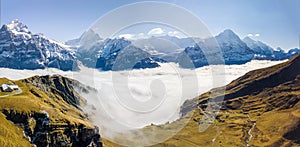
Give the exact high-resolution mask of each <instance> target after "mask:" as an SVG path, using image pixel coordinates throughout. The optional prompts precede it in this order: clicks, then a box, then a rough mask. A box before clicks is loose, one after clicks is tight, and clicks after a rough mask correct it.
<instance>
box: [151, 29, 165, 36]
mask: <svg viewBox="0 0 300 147" xmlns="http://www.w3.org/2000/svg"><path fill="white" fill-rule="evenodd" d="M164 33H165V31H164V30H163V29H162V28H154V29H152V30H150V31H149V32H148V35H162V34H164Z"/></svg>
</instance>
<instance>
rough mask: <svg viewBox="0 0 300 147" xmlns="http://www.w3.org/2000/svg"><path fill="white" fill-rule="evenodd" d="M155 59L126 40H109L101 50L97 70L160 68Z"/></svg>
mask: <svg viewBox="0 0 300 147" xmlns="http://www.w3.org/2000/svg"><path fill="white" fill-rule="evenodd" d="M157 62H159V60H157V59H156V58H155V57H151V54H149V53H147V52H145V51H143V50H142V49H140V48H138V47H135V46H133V45H132V43H131V41H129V40H126V39H124V38H115V39H107V40H106V41H105V43H104V46H103V47H102V48H101V49H100V50H99V58H98V59H97V63H96V68H100V69H102V70H127V69H139V68H154V67H158V66H159V64H158V63H157Z"/></svg>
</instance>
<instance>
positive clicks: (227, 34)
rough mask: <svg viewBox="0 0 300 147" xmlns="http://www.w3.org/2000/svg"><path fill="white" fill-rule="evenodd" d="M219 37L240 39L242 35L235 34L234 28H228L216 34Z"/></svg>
mask: <svg viewBox="0 0 300 147" xmlns="http://www.w3.org/2000/svg"><path fill="white" fill-rule="evenodd" d="M216 38H217V39H222V40H223V39H225V40H228V39H229V40H232V39H234V40H240V37H239V36H238V35H237V34H235V33H234V32H233V31H232V30H230V29H226V30H224V31H223V32H222V33H220V34H219V35H218V36H216Z"/></svg>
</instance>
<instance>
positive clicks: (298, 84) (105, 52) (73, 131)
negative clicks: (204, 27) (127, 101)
mask: <svg viewBox="0 0 300 147" xmlns="http://www.w3.org/2000/svg"><path fill="white" fill-rule="evenodd" d="M216 48H218V49H220V50H219V51H220V52H221V55H222V59H224V61H222V62H220V61H219V59H218V58H217V55H218V54H219V52H215V50H214V49H216ZM204 50H206V51H207V50H208V51H209V52H204ZM299 53H300V49H298V48H294V49H289V50H286V49H285V50H283V49H281V48H280V47H278V48H276V49H274V48H272V47H270V46H269V45H267V44H266V43H263V42H261V41H258V40H254V39H252V38H250V37H245V38H244V39H241V38H240V37H239V36H238V35H237V34H235V33H234V32H233V31H232V30H230V29H227V30H224V31H223V32H221V33H220V34H218V35H217V36H215V37H213V38H205V39H200V38H193V37H190V38H179V37H175V36H169V35H165V36H153V37H149V38H141V39H126V38H119V37H116V38H102V37H101V34H97V33H96V32H95V31H94V30H92V29H89V30H87V31H86V32H84V33H83V34H82V35H81V36H80V37H79V38H77V39H73V40H69V41H67V42H65V43H61V42H58V41H55V40H52V39H49V38H47V37H46V36H44V35H42V34H34V33H32V32H31V31H30V30H29V28H28V27H27V26H26V25H25V24H23V23H22V22H20V21H18V20H14V21H12V22H11V23H8V24H5V25H3V26H2V27H1V29H0V63H1V64H0V86H1V91H0V146H3V147H6V146H9V147H10V146H12V147H14V146H18V147H19V146H26V147H27V146H38V147H44V146H49V147H69V146H73V147H102V146H107V147H117V146H122V145H127V146H144V145H145V144H146V145H147V146H162V147H168V146H191V147H193V146H196V147H199V146H217V147H221V146H226V147H227V146H229V147H231V146H238V147H244V146H253V147H255V146H268V147H277V146H284V147H297V146H300V139H299V138H300V133H299V132H300V129H299V128H300V103H299V100H300V96H299V95H300V55H299ZM208 58H209V60H208ZM187 62H189V63H188V64H187ZM223 64H224V65H223ZM170 66H171V68H170ZM217 67H222V68H217ZM213 68H217V69H223V70H224V71H226V72H224V73H221V72H220V73H218V74H215V75H214V74H212V72H213V71H212V70H213ZM167 69H168V70H167ZM170 69H172V70H173V72H170V71H171V70H170ZM49 72H50V73H49ZM51 72H52V73H51ZM127 72H128V73H130V74H126V73H127ZM179 72H180V74H181V75H180V76H178V75H177V74H178V73H179ZM190 73H193V74H195V76H196V77H197V76H198V79H197V81H192V83H188V82H189V80H190V79H192V78H191V77H192V74H190ZM80 74H85V75H80ZM112 75H116V77H117V78H116V79H114V80H115V81H113V80H111V79H109V78H111V77H112ZM81 76H82V77H81ZM122 76H123V77H127V78H128V77H130V76H132V77H133V78H132V79H130V78H128V79H129V80H132V81H133V82H132V83H131V84H128V85H126V84H127V83H125V84H124V85H126V86H128V87H129V88H128V89H124V90H123V89H121V90H120V91H121V92H124V91H125V92H124V95H125V93H126V92H128V91H126V90H131V91H130V92H132V93H131V94H132V95H134V96H137V97H138V98H140V99H142V101H145V100H144V98H145V99H146V98H149V95H150V96H153V97H154V98H157V97H161V96H165V97H166V99H165V100H164V101H163V102H162V104H161V106H162V108H160V109H159V110H160V111H158V112H159V115H158V116H159V119H158V120H155V119H157V115H155V116H153V115H152V114H149V115H148V114H147V119H145V120H139V119H138V118H139V117H140V116H141V115H143V114H144V113H141V114H139V115H136V114H134V115H133V114H132V113H127V111H130V110H128V109H125V108H122V109H121V108H119V105H120V103H122V102H120V101H117V100H118V99H117V100H116V101H117V102H116V103H109V102H111V101H113V100H115V98H114V97H113V96H112V95H115V93H114V91H113V90H112V89H114V88H116V87H114V83H113V82H116V83H118V84H120V83H121V84H123V83H122V81H121V80H120V79H121V78H122ZM150 77H151V78H150ZM178 77H180V78H181V81H180V82H179V83H180V84H181V85H184V84H182V83H184V82H187V84H186V83H185V84H186V85H188V86H187V87H184V88H186V89H188V90H191V91H185V92H186V93H187V95H188V97H185V98H184V99H180V100H178V101H179V102H178V103H175V102H177V100H175V98H176V96H178V95H180V94H181V93H180V92H181V91H180V90H181V89H184V88H182V87H176V86H177V85H176V79H177V78H178ZM118 78H120V79H118ZM153 78H154V79H155V80H156V81H155V80H154V83H155V82H157V81H159V80H161V81H164V82H165V83H167V84H166V85H167V86H165V87H163V86H162V87H160V84H161V83H159V82H158V84H157V85H158V86H153V85H150V92H152V91H154V92H157V93H159V95H157V94H156V93H154V94H153V95H151V93H150V94H149V93H148V91H147V88H146V87H147V86H148V85H147V83H146V84H145V82H144V81H147V80H149V79H150V81H151V80H152V81H153ZM221 78H222V79H223V80H224V81H223V82H222V80H220V79H221ZM129 80H128V81H129ZM213 80H215V81H217V82H215V83H213V84H211V83H212V82H211V81H213ZM174 81H175V82H174ZM181 82H182V83H181ZM165 83H164V84H165ZM174 83H175V84H174ZM193 83H200V84H199V85H200V86H199V87H197V88H199V89H200V90H195V89H192V88H191V87H192V86H191V87H189V86H190V85H193ZM168 84H169V85H171V86H168ZM97 85H100V86H98V87H97ZM122 86H123V85H122ZM99 87H100V88H99ZM145 89H146V90H145ZM122 90H123V91H122ZM151 90H152V91H151ZM163 90H165V91H166V93H165V94H164V93H162V92H161V91H163ZM192 90H194V91H192ZM95 94H96V95H95ZM117 94H120V93H117ZM122 94H123V93H122ZM155 94H156V95H155ZM162 94H164V95H162ZM97 96H99V97H101V98H98V97H97ZM97 98H98V99H97ZM94 99H97V100H98V103H99V104H100V106H104V105H105V104H109V105H108V107H106V108H107V109H105V110H103V111H102V110H99V109H98V108H99V106H98V105H97V103H96V102H94V101H93V100H94ZM101 100H102V101H101ZM117 104H118V105H117ZM178 106H179V108H178ZM140 107H144V106H140V105H139V108H140ZM145 107H146V106H145ZM173 107H175V109H174V112H172V114H173V113H175V115H174V117H172V118H166V117H165V116H164V115H165V114H166V113H168V112H169V110H173V109H170V108H173ZM107 111H112V112H111V113H109V114H117V115H116V116H120V117H117V118H114V119H117V122H118V123H122V122H124V123H125V124H126V123H127V122H126V120H130V121H129V122H130V123H127V125H128V126H129V125H131V124H134V125H137V126H138V127H136V128H133V129H132V130H129V131H130V132H131V133H130V136H126V135H128V134H126V133H124V134H113V133H112V131H110V130H107V128H104V127H102V126H105V125H101V124H102V123H103V124H106V125H107V124H108V125H110V124H114V122H113V121H112V120H109V119H107V118H103V117H101V116H105V115H101V113H104V112H107ZM155 111H156V110H153V112H155ZM99 113H100V115H96V114H99ZM151 113H152V110H151ZM127 115H128V116H130V117H128V118H127ZM95 116H96V118H95ZM154 118H155V119H154ZM166 120H167V121H166ZM143 121H144V122H143ZM182 124H184V126H183V128H182V129H180V130H178V128H179V126H182ZM175 130H176V131H175ZM122 131H123V130H122ZM126 131H128V130H126ZM153 132H155V133H156V134H155V135H152V134H153ZM170 134H174V135H172V136H169V135H170ZM151 135H152V136H151ZM112 138H113V139H112ZM129 138H130V139H131V140H130V139H129ZM145 138H147V140H146V139H145ZM162 138H166V139H165V140H163V141H161V142H157V140H160V139H162ZM115 140H118V141H117V142H114V141H115ZM121 144H122V145H121Z"/></svg>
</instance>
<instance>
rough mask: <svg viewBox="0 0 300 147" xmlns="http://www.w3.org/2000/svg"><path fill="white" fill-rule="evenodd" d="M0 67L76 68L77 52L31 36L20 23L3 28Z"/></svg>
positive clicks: (26, 28) (40, 36)
mask: <svg viewBox="0 0 300 147" xmlns="http://www.w3.org/2000/svg"><path fill="white" fill-rule="evenodd" d="M0 57H1V58H0V62H1V64H0V67H7V68H15V69H42V68H47V67H53V68H58V69H61V70H72V69H77V68H78V65H77V60H76V57H75V53H74V52H72V51H71V49H69V48H68V47H67V46H66V45H64V44H62V43H58V42H56V41H54V40H51V39H48V38H47V37H45V36H43V35H42V34H32V33H31V32H30V31H29V29H28V27H27V26H26V25H24V24H23V23H21V22H19V21H18V20H14V21H12V22H11V23H9V24H5V25H3V26H2V28H1V29H0Z"/></svg>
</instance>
